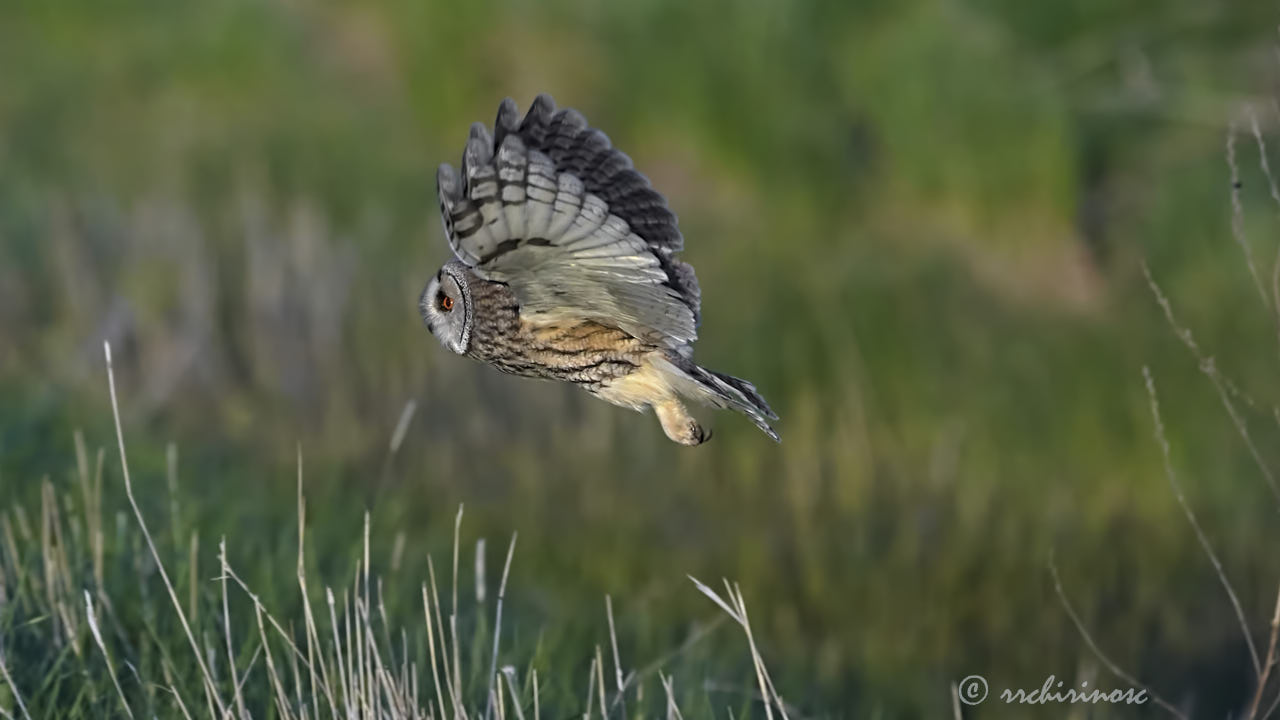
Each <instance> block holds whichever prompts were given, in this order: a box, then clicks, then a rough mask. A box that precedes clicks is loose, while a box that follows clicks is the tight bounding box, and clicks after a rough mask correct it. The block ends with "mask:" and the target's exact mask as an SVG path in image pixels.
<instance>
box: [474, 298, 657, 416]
mask: <svg viewBox="0 0 1280 720" xmlns="http://www.w3.org/2000/svg"><path fill="white" fill-rule="evenodd" d="M471 293H472V303H473V307H474V309H475V310H474V324H473V326H472V330H471V344H470V347H469V348H468V349H467V355H468V356H470V357H472V358H474V359H476V360H479V361H481V362H485V363H489V364H491V365H493V366H494V367H496V368H498V369H499V370H501V371H503V372H506V373H511V374H512V375H522V376H525V377H540V378H547V379H552V380H565V381H568V382H572V383H575V384H577V385H581V386H583V387H584V388H585V389H586V390H588V391H591V392H594V391H597V390H599V389H600V388H601V387H602V386H604V385H607V384H608V383H609V382H610V381H612V380H616V379H617V378H620V377H624V376H626V375H629V374H631V373H632V372H634V371H635V370H636V369H637V368H639V367H640V365H641V362H642V360H643V358H644V356H645V355H646V354H647V353H649V352H652V351H653V350H654V349H655V346H654V345H652V344H651V343H647V342H644V341H642V340H639V339H637V338H634V337H632V336H631V335H629V334H627V333H626V332H624V331H622V330H619V329H618V328H614V327H609V326H606V325H602V324H600V323H597V322H594V321H591V320H585V319H584V320H570V321H557V322H541V321H537V320H531V319H529V318H524V317H521V315H520V303H519V301H518V300H517V298H516V296H515V294H514V293H512V292H511V289H510V288H509V287H507V286H506V285H504V284H502V283H495V282H485V281H481V282H473V283H472V285H471Z"/></svg>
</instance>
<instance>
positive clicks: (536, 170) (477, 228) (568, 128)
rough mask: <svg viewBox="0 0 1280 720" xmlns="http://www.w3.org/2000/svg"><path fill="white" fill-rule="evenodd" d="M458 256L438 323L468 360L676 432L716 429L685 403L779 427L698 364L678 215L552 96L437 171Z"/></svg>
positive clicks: (425, 301) (433, 312) (678, 437)
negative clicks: (652, 419) (555, 384)
mask: <svg viewBox="0 0 1280 720" xmlns="http://www.w3.org/2000/svg"><path fill="white" fill-rule="evenodd" d="M436 183H437V190H438V193H439V197H440V214H441V216H442V219H443V221H444V229H445V235H446V236H447V237H448V240H449V247H450V249H451V250H452V251H453V254H454V256H455V259H453V260H450V261H449V262H446V263H445V264H444V266H443V267H441V268H440V270H439V271H438V272H437V273H436V274H435V276H434V277H433V278H432V279H431V280H430V282H428V283H427V286H426V289H425V290H424V291H423V293H422V296H421V298H420V301H419V307H420V309H421V312H422V319H423V322H425V323H426V325H427V329H428V330H430V331H431V334H432V335H434V336H435V337H436V338H437V339H438V340H440V342H441V344H443V345H444V346H445V347H446V348H448V349H450V350H452V351H453V352H455V353H458V354H460V355H466V356H469V357H472V358H474V359H476V360H479V361H481V362H484V363H488V364H490V365H493V366H494V367H496V368H498V369H499V370H502V371H504V372H508V373H512V374H515V375H523V376H526V377H538V378H549V379H553V380H564V381H567V382H572V383H574V384H577V385H580V386H582V387H583V388H584V389H585V390H586V391H587V392H589V393H591V394H592V395H595V396H596V397H598V398H601V399H602V400H607V401H608V402H611V403H613V404H615V405H620V406H622V407H628V408H631V409H633V410H639V411H644V410H647V409H650V408H652V409H653V411H654V413H655V414H656V415H657V416H658V420H659V422H661V424H662V429H663V431H664V432H666V434H667V437H669V438H671V439H672V440H674V441H675V442H678V443H681V444H683V445H698V444H701V443H703V442H705V441H706V440H707V439H709V438H710V433H709V432H708V431H706V430H705V429H704V428H703V427H702V426H701V425H700V424H699V423H698V421H697V420H695V419H694V418H693V417H692V416H691V415H690V414H689V412H688V410H687V409H686V408H685V405H684V403H683V402H682V399H683V400H693V401H696V402H699V403H703V404H707V405H711V406H714V407H718V408H725V409H733V410H737V411H739V412H741V413H743V414H744V415H746V416H747V417H748V418H750V419H751V421H752V422H754V423H755V424H756V426H757V427H759V428H760V429H761V430H763V431H764V432H765V433H766V434H767V435H769V437H771V438H773V439H774V440H777V439H778V434H777V432H775V431H774V429H773V427H772V426H771V425H770V424H769V421H770V420H777V419H778V416H777V415H775V414H774V412H773V411H772V410H770V409H769V405H768V404H767V403H766V402H765V401H764V398H762V397H761V396H760V394H759V393H758V392H756V389H755V386H753V385H752V384H751V383H749V382H747V381H745V380H740V379H738V378H735V377H732V376H729V375H724V374H722V373H718V372H715V371H712V370H707V369H706V368H703V367H700V366H698V365H697V364H695V363H694V362H693V360H692V356H693V342H694V341H695V340H696V339H697V337H698V334H697V326H698V320H699V305H700V302H701V293H700V291H699V289H698V280H697V278H696V277H695V276H694V273H693V268H692V267H691V266H690V265H688V264H687V263H684V262H682V261H680V260H678V259H676V258H675V257H674V256H675V253H677V252H679V251H680V250H681V249H682V248H683V247H684V238H683V237H682V236H681V234H680V231H679V229H678V228H677V227H676V217H675V214H674V213H672V212H671V210H670V209H669V208H668V207H667V202H666V200H665V199H664V198H663V197H662V195H660V194H659V193H658V192H657V191H656V190H654V189H653V188H652V187H651V186H650V185H649V181H648V180H647V179H646V178H645V177H644V176H643V175H641V174H640V173H639V172H637V171H636V170H635V169H634V168H633V167H632V165H631V159H630V158H629V157H627V155H626V154H624V153H623V152H621V151H619V150H617V149H615V148H614V147H613V145H612V144H611V143H610V142H609V138H608V137H606V136H605V134H604V133H602V132H600V131H599V130H596V129H594V128H592V127H590V126H588V125H587V121H586V119H585V118H583V117H582V115H581V114H580V113H579V112H577V111H576V110H571V109H563V110H558V109H556V106H555V103H554V102H553V101H552V100H551V98H550V97H548V96H547V95H539V96H538V97H537V99H536V100H534V102H533V106H532V107H531V108H530V109H529V112H528V113H527V114H526V115H525V116H524V118H523V119H520V118H519V113H518V112H517V110H516V104H515V102H514V101H512V100H511V99H510V98H508V99H506V100H503V101H502V104H501V105H499V107H498V117H497V120H496V121H495V123H494V128H493V133H492V134H490V132H489V129H488V128H486V127H485V126H484V125H483V124H481V123H475V124H474V125H472V126H471V133H470V136H469V137H468V138H467V144H466V148H465V149H464V150H463V153H462V168H461V170H456V169H454V168H453V167H452V166H450V165H449V164H447V163H445V164H442V165H441V166H440V169H439V171H438V172H437V174H436Z"/></svg>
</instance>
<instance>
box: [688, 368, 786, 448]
mask: <svg viewBox="0 0 1280 720" xmlns="http://www.w3.org/2000/svg"><path fill="white" fill-rule="evenodd" d="M667 360H668V363H669V367H670V370H669V371H668V379H669V381H670V382H671V384H672V387H673V388H674V389H675V391H676V392H677V393H679V394H680V395H683V396H685V397H687V398H689V399H690V400H697V401H699V402H702V403H705V404H707V405H711V406H713V407H718V408H722V409H725V410H737V411H738V412H740V413H742V414H743V415H746V416H747V418H748V419H750V420H751V422H753V423H755V425H756V427H758V428H760V430H761V431H762V432H764V434H765V435H768V436H769V437H771V438H773V441H774V442H780V439H779V438H778V432H777V431H776V430H774V429H773V426H772V425H770V424H769V421H770V420H777V419H778V415H777V413H775V412H774V411H773V409H772V408H770V407H769V403H767V402H765V399H764V398H763V397H761V395H760V393H759V392H758V391H757V390H756V386H755V385H752V384H751V383H749V382H747V381H746V380H743V379H742V378H736V377H733V376H732V375H726V374H724V373H719V372H716V371H715V370H708V369H706V368H704V367H701V366H700V365H697V364H695V363H694V362H693V361H692V360H690V359H688V358H686V357H683V356H680V355H675V354H671V355H668V357H667Z"/></svg>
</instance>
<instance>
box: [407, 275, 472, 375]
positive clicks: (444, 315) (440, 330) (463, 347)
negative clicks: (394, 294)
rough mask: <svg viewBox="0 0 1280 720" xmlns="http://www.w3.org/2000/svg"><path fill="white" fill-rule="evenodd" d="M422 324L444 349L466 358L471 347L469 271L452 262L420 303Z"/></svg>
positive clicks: (424, 293) (433, 281) (423, 292)
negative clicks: (464, 355) (463, 355)
mask: <svg viewBox="0 0 1280 720" xmlns="http://www.w3.org/2000/svg"><path fill="white" fill-rule="evenodd" d="M418 309H419V310H420V311H421V312H422V322H424V323H426V326H427V330H429V331H431V334H432V335H435V336H436V339H437V340H439V341H440V344H441V345H444V346H445V347H447V348H449V349H450V350H452V351H453V352H455V353H457V354H459V355H462V354H463V353H465V352H466V351H467V348H468V347H469V346H470V345H471V321H472V318H473V315H472V305H471V284H470V273H469V272H468V270H467V267H466V266H465V265H463V264H462V263H460V262H458V261H457V260H450V261H449V262H447V263H445V264H444V267H442V268H440V271H439V272H437V273H436V274H435V277H433V278H431V282H429V283H427V287H426V289H425V290H423V291H422V297H421V298H419V299H418Z"/></svg>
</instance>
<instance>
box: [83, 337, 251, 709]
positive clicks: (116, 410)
mask: <svg viewBox="0 0 1280 720" xmlns="http://www.w3.org/2000/svg"><path fill="white" fill-rule="evenodd" d="M102 350H103V354H104V355H105V356H106V360H107V386H108V388H109V389H110V391H111V413H112V417H113V418H114V420H115V425H116V442H117V443H118V445H119V447H120V468H121V471H122V472H123V474H124V488H125V495H126V496H128V498H129V506H130V507H132V508H133V515H134V517H135V518H136V519H137V521H138V526H139V527H140V528H141V529H142V536H143V537H144V538H146V541H147V547H148V548H149V549H150V550H151V557H152V558H153V559H154V560H155V563H156V569H157V570H159V571H160V577H161V579H162V580H164V586H165V589H166V590H168V592H169V599H170V600H171V601H172V602H173V607H174V609H175V610H177V612H178V619H179V621H181V623H182V631H183V632H184V633H186V636H187V641H188V642H189V643H190V644H191V652H192V653H193V654H194V655H195V658H196V664H198V665H199V666H200V674H201V675H202V676H203V677H204V684H205V694H206V697H207V699H208V700H209V701H210V702H211V703H212V704H215V705H217V707H218V714H219V716H221V715H225V714H226V706H225V705H224V704H223V702H222V698H221V697H219V696H218V692H217V688H216V687H215V685H214V683H213V676H212V675H210V674H209V668H208V667H207V666H206V665H205V662H204V656H203V655H202V654H201V653H200V647H199V645H197V644H196V638H195V635H194V634H193V633H192V632H191V625H190V624H189V623H188V622H187V616H186V614H185V613H183V612H182V604H181V603H180V602H179V601H178V594H177V592H176V591H175V590H174V589H173V583H172V582H170V581H169V573H168V572H166V571H165V569H164V563H162V562H161V561H160V553H159V552H157V551H156V544H155V542H154V541H153V540H152V539H151V533H150V532H149V531H148V530H147V524H146V521H145V520H144V519H143V517H142V511H141V510H139V509H138V501H137V500H136V499H135V498H134V495H133V481H132V480H131V479H130V478H129V460H128V456H127V455H126V454H125V449H124V426H123V425H122V424H121V423H120V404H119V402H118V401H117V399H116V376H115V371H114V369H113V368H112V365H111V343H110V342H103V344H102Z"/></svg>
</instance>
